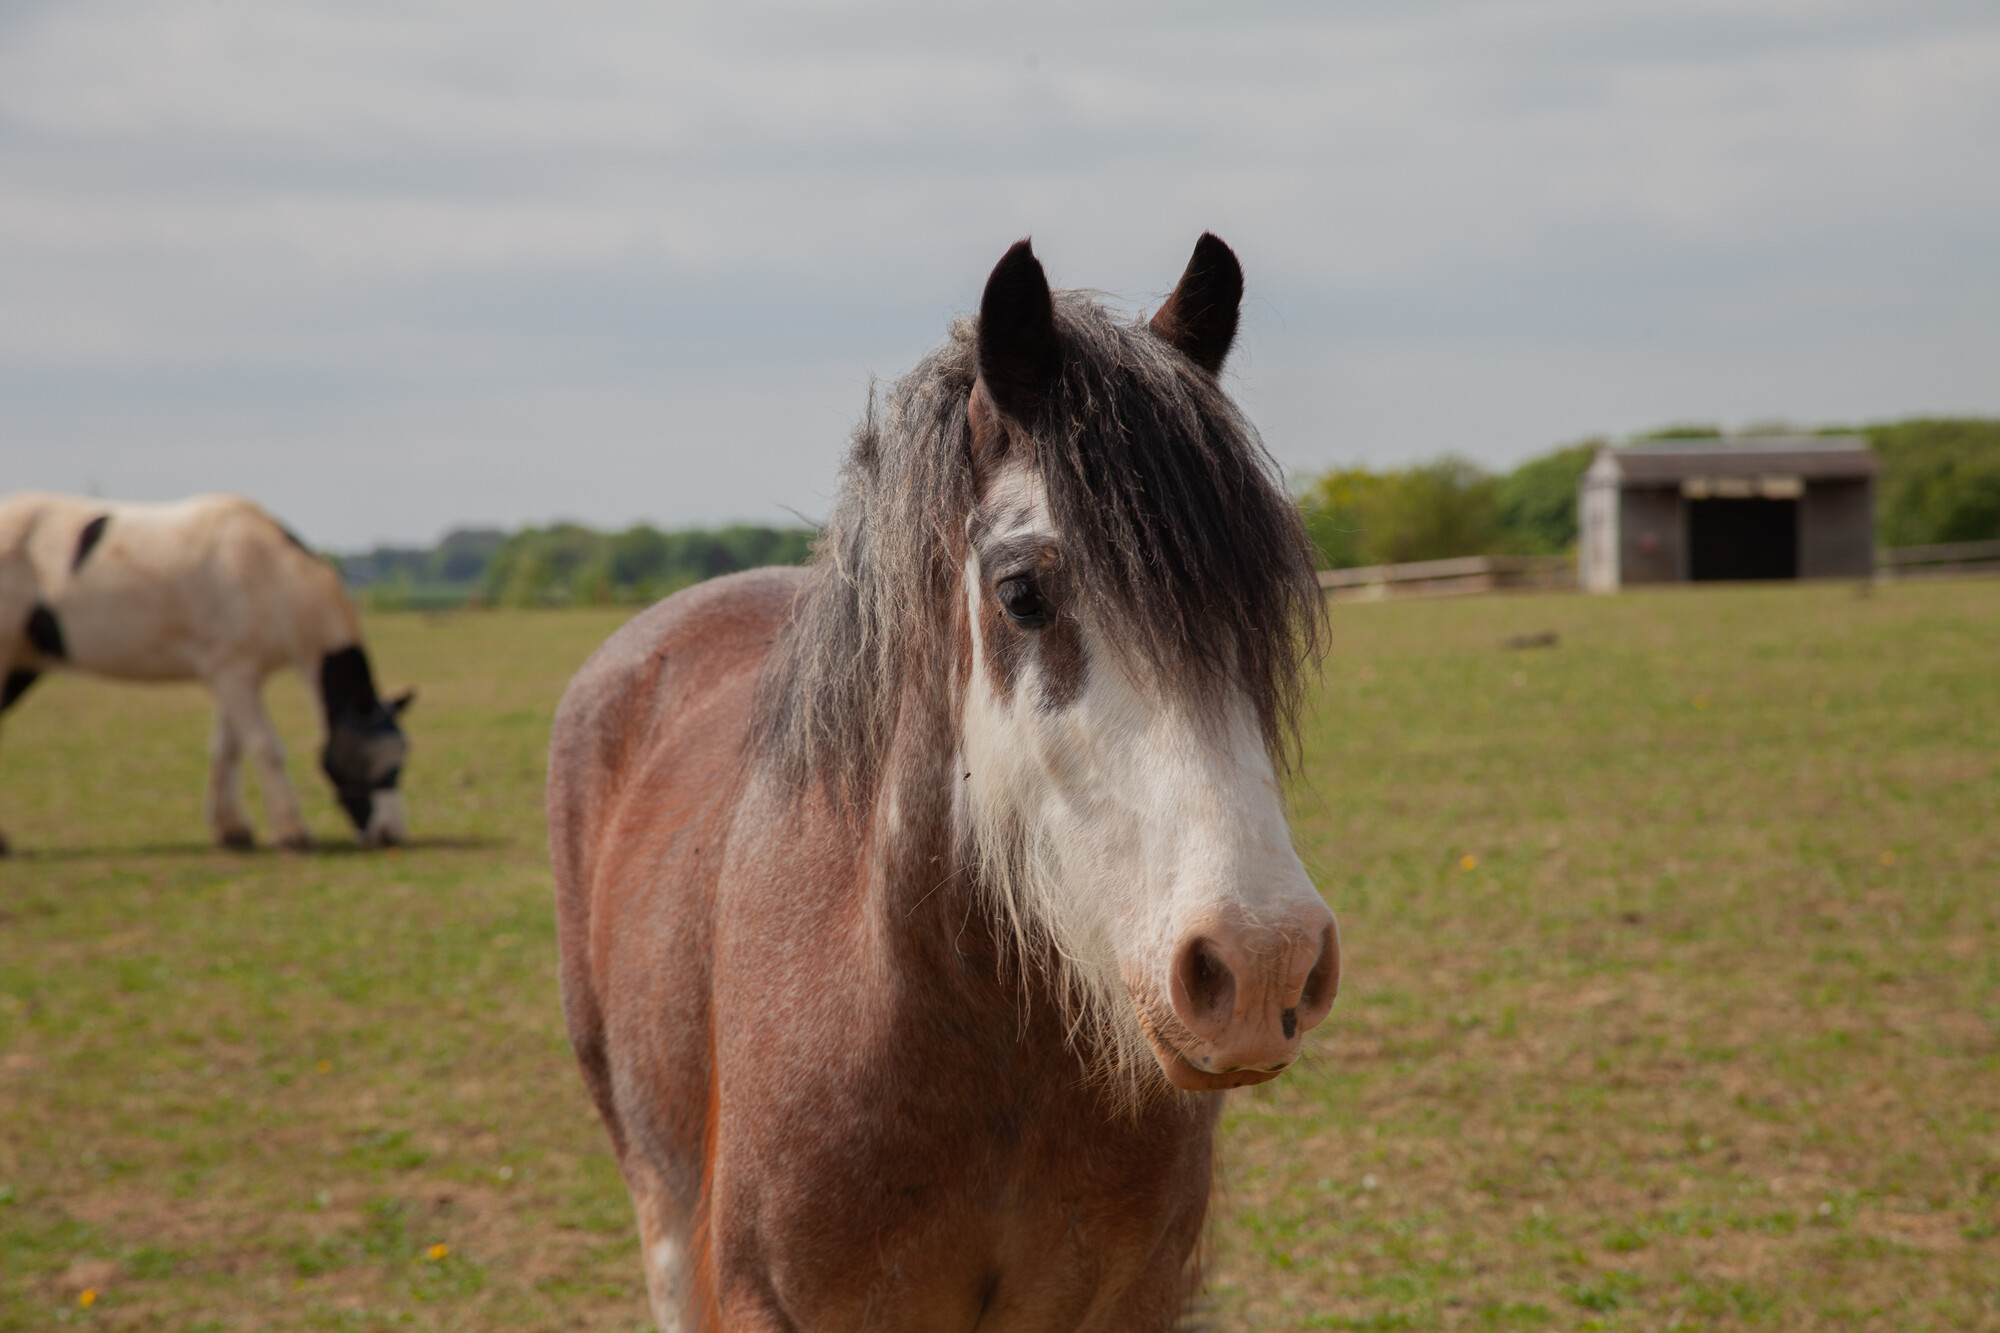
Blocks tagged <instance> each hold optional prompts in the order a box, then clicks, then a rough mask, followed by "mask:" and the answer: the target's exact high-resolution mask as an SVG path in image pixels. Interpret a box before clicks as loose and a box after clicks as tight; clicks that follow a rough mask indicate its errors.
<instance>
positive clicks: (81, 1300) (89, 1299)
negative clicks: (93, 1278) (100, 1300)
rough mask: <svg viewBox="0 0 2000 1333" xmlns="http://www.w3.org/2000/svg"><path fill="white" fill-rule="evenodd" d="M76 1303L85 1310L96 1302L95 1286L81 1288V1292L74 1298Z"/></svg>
mask: <svg viewBox="0 0 2000 1333" xmlns="http://www.w3.org/2000/svg"><path fill="white" fill-rule="evenodd" d="M76 1303H77V1304H78V1305H81V1306H82V1307H83V1308H84V1309H86V1310H88V1309H89V1308H90V1307H91V1306H93V1305H95V1304H97V1288H96V1287H85V1288H84V1289H83V1294H82V1295H80V1296H78V1297H77V1298H76Z"/></svg>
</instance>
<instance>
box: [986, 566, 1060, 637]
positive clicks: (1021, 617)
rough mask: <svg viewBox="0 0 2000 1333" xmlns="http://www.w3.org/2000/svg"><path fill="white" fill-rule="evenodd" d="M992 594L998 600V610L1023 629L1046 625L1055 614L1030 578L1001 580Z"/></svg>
mask: <svg viewBox="0 0 2000 1333" xmlns="http://www.w3.org/2000/svg"><path fill="white" fill-rule="evenodd" d="M994 594H995V596H997V597H998V598H999V599H1000V609H1001V610H1003V611H1005V612H1006V613H1007V616H1008V618H1009V619H1010V620H1012V621H1013V622H1014V623H1015V624H1017V625H1020V626H1022V627H1024V628H1028V629H1035V628H1038V627H1040V626H1042V625H1046V624H1048V623H1049V620H1050V618H1051V617H1052V616H1053V615H1054V614H1055V612H1054V608H1052V607H1051V606H1050V605H1049V603H1048V600H1047V599H1046V598H1045V597H1043V596H1042V590H1041V588H1040V587H1039V586H1037V584H1036V582H1035V580H1033V579H1031V578H1012V579H1006V580H1003V581H1002V582H1001V584H1000V586H999V587H998V588H996V589H994Z"/></svg>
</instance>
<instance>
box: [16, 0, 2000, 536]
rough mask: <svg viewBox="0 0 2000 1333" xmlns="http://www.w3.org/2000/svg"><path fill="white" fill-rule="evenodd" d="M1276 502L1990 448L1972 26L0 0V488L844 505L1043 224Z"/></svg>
mask: <svg viewBox="0 0 2000 1333" xmlns="http://www.w3.org/2000/svg"><path fill="white" fill-rule="evenodd" d="M1204 228H1208V229H1212V230H1214V231H1216V232H1217V233H1218V234H1220V235H1221V236H1222V237H1223V238H1224V239H1226V240H1228V241H1229V242H1230V243H1231V244H1232V245H1233V246H1234V247H1235V248H1236V250H1237V253H1238V254H1239V255H1240V256H1241V257H1242V259H1243V263H1244V267H1245V269H1246V270H1247V272H1248V280H1249V296H1248V300H1247V303H1246V321H1245V325H1244V332H1243V336H1242V338H1241V340H1240V341H1239V343H1238V348H1237V351H1236V353H1235V355H1234V357H1233V358H1232V360H1231V367H1230V368H1231V373H1232V383H1233V385H1234V387H1235V390H1236V392H1237V393H1238V394H1239V396H1240V397H1241V399H1242V400H1243V401H1244V403H1245V404H1246V405H1247V407H1248V408H1249V410H1250V412H1251V415H1252V417H1253V419H1255V420H1256V421H1257V422H1258V423H1259V425H1260V426H1261V428H1262V430H1263V432H1264V436H1265V439H1266V441H1267V443H1268V444H1269V445H1270V447H1271V449H1272V451H1273V452H1274V453H1275V454H1276V455H1277V456H1278V457H1279V459H1280V460H1282V461H1283V462H1284V464H1285V465H1286V466H1287V467H1289V468H1292V469H1295V470H1299V471H1307V470H1313V469H1317V468H1322V467H1325V466H1327V465H1330V464H1333V463H1336V462H1366V463H1371V464H1378V465H1380V464H1392V463H1397V462H1403V461H1409V460H1412V459H1418V458H1425V457H1430V456H1433V455H1436V454H1439V453H1443V452H1447V451H1451V452H1457V453H1462V454H1466V455H1469V456H1471V457H1473V458H1476V459H1479V460H1481V461H1483V462H1485V463H1488V464H1490V465H1494V466H1504V465H1507V464H1510V463H1512V462H1515V461H1517V460H1519V459H1521V458H1523V457H1526V456H1528V455H1530V454H1533V453H1536V452H1539V451H1541V450H1544V449H1547V448H1549V447H1551V446H1553V445H1556V444H1559V443H1563V442H1567V441H1572V440H1575V439H1577V438H1579V437H1582V436H1586V435H1592V434H1598V433H1608V434H1623V433H1626V432H1629V431H1635V430H1641V429H1645V428H1647V427H1651V426H1655V425H1658V424H1661V423H1663V422H1666V421H1670V420H1687V419H1695V420H1712V421H1719V422H1722V423H1725V424H1731V425H1741V424H1744V423H1747V422H1751V421H1756V420H1760V419H1770V418H1786V419H1790V420H1795V421H1800V422H1805V423H1822V422H1838V421H1853V420H1860V419H1868V418H1879V417H1886V416H1894V415H1901V414H1906V413H1914V412H1933V413H1973V412H1978V413H1989V414H1991V413H2000V6H1996V5H1995V4H1994V3H1992V0H1965V2H1964V3H1928V2H1926V0H1880V2H1870V3H1858V2H1857V3H1841V0H1812V2H1809V3H1803V2H1800V0H1727V2H1726V3H1703V2H1702V0H1626V2H1618V0H1532V2H1529V3H1501V4H1481V3H1431V4H1425V3H1413V2H1411V0H1393V2H1385V3H1353V4H1336V3H1312V4H1264V5H1230V6H1225V5H1216V4H1213V3H1203V4H1198V5H1195V4H1189V5H1177V4H1167V3H1144V4H1130V5H1120V4H1097V5H1083V4H1077V3H1058V4H1049V5H1036V4H1029V3H1020V2H1019V0H1016V2H1014V3H1008V4H1005V5H1001V6H994V7H990V8H988V7H972V6H962V5H943V4H911V5H906V6H899V5H892V4H832V3H825V4H799V5H795V6H792V7H788V8H780V7H765V6H757V7H753V6H750V5H744V4H732V5H729V6H727V7H717V8H714V9H708V8H688V7H681V6H674V5H668V4H663V3H658V0H652V2H650V3H643V4H641V3H629V4H626V3H580V2H579V0H564V2H563V3H555V2H554V0H547V2H545V3H526V2H524V3H504V2H502V0H479V2H478V3H470V2H468V3H437V2H433V0H385V2H383V3H367V2H357V0H324V2H322V3H298V2H291V3H287V2H286V0H199V2H197V3H178V2H176V0H131V2H120V0H103V2H98V3H94V2H92V0H55V2H51V3H40V2H39V0H4V3H0V490H13V489H18V488H23V487H31V486H32V487H47V488H52V489H60V490H71V491H80V490H87V489H94V490H97V491H98V492H100V493H102V494H105V495H112V496H121V497H137V498H167V497H172V496H176V495H181V494H185V493H188V492H191V491H197V490H211V489H229V490H237V491H242V492H245V493H248V494H250V495H252V496H255V497H257V498H259V499H261V500H263V501H264V502H265V503H266V504H267V505H269V506H270V507H271V508H272V509H274V510H275V511H277V512H278V513H279V514H280V515H282V516H283V517H284V518H286V519H287V520H288V521H289V522H291V523H292V524H294V525H295V526H296V527H298V528H299V529H300V530H301V531H302V532H304V533H306V534H307V535H308V536H309V537H310V538H311V539H312V540H313V541H315V542H317V543H320V544H325V545H332V546H340V547H350V548H351V547H355V546H359V545H364V544H369V543H372V542H375V541H377V540H382V539H390V540H404V541H419V540H429V539H431V538H434V537H436V536H437V535H438V534H440V533H441V532H442V531H443V530H444V529H446V528H448V527H451V526H454V525H458V524H465V523H499V524H508V525H511V524H516V523H521V522H529V521H546V520H549V519H553V518H557V517H571V518H580V519H583V520H585V521H589V522H593V523H598V524H623V523H626V522H630V521H633V520H639V519H646V520H650V521H653V522H657V523H664V524H683V523H705V522H714V521H720V520H725V519H732V518H747V519H752V520H759V521H789V520H788V519H787V517H786V510H787V508H789V509H792V510H796V511H798V512H800V513H802V514H805V515H808V516H812V517H817V516H819V515H821V514H823V513H824V512H825V509H826V503H827V497H828V494H829V492H830V490H831V487H832V484H833V474H834V468H835V465H836V463H837V460H838V458H839V455H840V452H841V450H842V448H843V446H844V441H845V437H846V434H847V432H848V430H849V429H850V427H851V426H852V424H853V422H854V420H855V418H856V417H857V415H858V414H859V412H860V411H861V407H862V404H863V402H864V399H865V395H866V392H867V384H868V381H869V377H870V376H881V377H885V378H893V377H894V376H896V375H897V374H900V373H901V372H902V371H903V370H905V369H906V368H907V367H908V366H909V365H910V364H911V363H912V362H913V361H914V360H915V359H916V358H917V357H918V356H919V355H921V354H922V353H923V351H924V350H925V349H926V348H928V347H929V346H931V345H932V344H934V343H935V342H936V341H937V340H938V339H939V338H940V337H941V336H942V334H943V332H944V329H945V326H946V324H947V322H948V321H949V319H950V318H951V317H952V316H953V315H954V314H955V313H958V312H965V311H969V310H971V309H972V308H973V307H974V306H975V304H976V303H977V300H978V295H979V290H980V287H981V284H982V283H983V281H984V279H985V276H986V273H987V271H988V270H989V269H990V268H991V266H992V264H993V262H994V261H995V260H996V259H997V258H998V257H999V256H1000V254H1001V252H1002V251H1003V250H1004V249H1005V248H1006V246H1007V245H1008V244H1009V243H1010V242H1011V241H1013V240H1014V239H1015V238H1017V237H1019V236H1022V235H1026V234H1030V233H1032V234H1033V236H1034V239H1035V248H1036V252H1037V253H1038V254H1039V255H1040V256H1041V257H1042V260H1043V262H1044V264H1045V265H1046V266H1047V267H1048V269H1049V272H1050V275H1051V277H1052V278H1053V279H1054V280H1055V281H1056V282H1057V283H1058V284H1060V285H1067V286H1088V287H1096V288H1100V289H1103V290H1104V291H1106V292H1108V293H1110V294H1112V296H1113V297H1115V298H1116V299H1117V300H1118V301H1120V302H1121V303H1123V304H1125V305H1128V306H1130V307H1131V308H1132V309H1134V310H1140V309H1145V308H1149V307H1150V306H1152V305H1153V304H1155V303H1157V301H1158V299H1159V298H1160V296H1161V295H1163V294H1164V293H1165V292H1166V291H1167V290H1168V289H1170V288H1171V286H1172V284H1173V282H1174V279H1175V277H1176V276H1177V275H1178V273H1179V271H1180V268H1181V266H1182V264H1183V263H1184V262H1185V261H1186V258H1187V254H1188V251H1189V250H1190V248H1191V247H1192V245H1193V243H1194V239H1195V237H1196V236H1197V235H1198V234H1199V233H1200V232H1201V231H1202V230H1203V229H1204Z"/></svg>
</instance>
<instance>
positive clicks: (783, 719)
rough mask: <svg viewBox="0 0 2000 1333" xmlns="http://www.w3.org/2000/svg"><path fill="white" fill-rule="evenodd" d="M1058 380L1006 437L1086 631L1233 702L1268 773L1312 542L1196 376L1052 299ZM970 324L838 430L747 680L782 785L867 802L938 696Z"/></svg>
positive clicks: (1213, 391)
mask: <svg viewBox="0 0 2000 1333" xmlns="http://www.w3.org/2000/svg"><path fill="white" fill-rule="evenodd" d="M1055 322H1056V330H1057V334H1058V338H1059V340H1060V344H1061V347H1062V353H1063V355H1062V370H1061V373H1060V375H1059V377H1058V379H1057V381H1056V384H1055V386H1054V389H1053V391H1052V392H1051V394H1050V397H1049V399H1048V402H1047V403H1046V404H1045V406H1044V408H1043V410H1042V411H1041V413H1040V414H1039V415H1038V416H1037V417H1036V419H1035V420H1034V421H1033V422H1029V423H1026V426H1027V429H1026V431H1025V432H1024V434H1025V435H1026V438H1027V443H1028V448H1029V449H1030V450H1031V455H1030V459H1029V461H1030V464H1031V466H1032V467H1033V468H1034V469H1035V471H1036V472H1037V473H1038V474H1039V476H1040V478H1041V480H1042V483H1043V486H1044V488H1045V489H1046V493H1047V496H1048V504H1049V509H1050V513H1051V516H1052V517H1053V519H1054V521H1055V525H1056V530H1057V532H1058V533H1059V534H1060V537H1061V540H1062V543H1063V550H1064V558H1065V562H1066V569H1067V571H1068V573H1069V574H1070V576H1071V577H1072V578H1073V579H1074V580H1075V583H1074V586H1075V588H1076V589H1077V595H1078V596H1080V597H1081V598H1083V599H1084V602H1085V609H1086V614H1088V615H1089V616H1090V618H1091V619H1092V621H1093V622H1094V623H1095V624H1097V625H1098V626H1100V627H1101V628H1102V635H1103V638H1104V640H1105V641H1106V642H1109V643H1111V644H1113V645H1115V646H1116V648H1117V650H1118V651H1120V652H1122V653H1123V654H1125V655H1126V658H1127V665H1128V667H1130V668H1132V669H1133V671H1132V674H1133V676H1134V678H1135V679H1137V680H1140V681H1142V682H1148V683H1149V684H1150V685H1151V687H1152V688H1154V689H1158V690H1161V691H1166V692H1171V693H1173V694H1175V695H1178V696H1180V697H1181V698H1182V699H1184V700H1187V701H1192V702H1194V703H1195V704H1196V705H1197V706H1199V705H1200V703H1201V702H1202V701H1204V700H1209V699H1214V698H1217V697H1218V696H1219V695H1220V693H1221V691H1222V690H1223V689H1225V688H1226V687H1227V686H1229V685H1232V684H1233V685H1236V686H1238V687H1240V688H1241V689H1242V690H1243V691H1244V693H1245V694H1246V695H1247V696H1248V698H1249V699H1250V700H1251V702H1252V705H1253V706H1254V707H1255V709H1256V712H1257V716H1258V718H1259V721H1260V722H1261V724H1262V727H1263V730H1264V737H1265V743H1266V746H1267V747H1268V749H1269V750H1270V752H1271V755H1272V758H1273V761H1274V762H1275V763H1277V764H1278V766H1279V767H1280V768H1281V769H1284V768H1286V767H1288V766H1289V761H1290V759H1291V757H1292V755H1293V753H1294V751H1295V743H1296V716H1297V704H1298V699H1299V692H1300V683H1301V678H1302V672H1303V670H1304V668H1305V666H1306V665H1307V664H1308V663H1313V662H1316V661H1317V659H1318V656H1319V652H1320V649H1321V646H1322V644H1323V640H1324V625H1325V620H1324V610H1323V599H1322V596H1321V593H1320V590H1319V585H1318V581H1317V579H1316V578H1315V576H1314V573H1313V561H1312V555H1311V549H1312V548H1311V546H1310V544H1309V542H1308V540H1307V537H1306V534H1305V529H1304V527H1303V525H1302V524H1301V523H1300V521H1299V517H1298V512H1297V509H1296V508H1295V507H1294V505H1293V504H1292V503H1291V501H1290V499H1289V498H1288V497H1287V496H1286V495H1285V493H1284V491H1283V489H1282V487H1281V486H1280V485H1279V483H1278V480H1277V471H1278V470H1277V466H1276V464H1275V462H1274V461H1273V460H1272V458H1271V456H1270V455H1269V453H1267V452H1266V451H1265V449H1264V446H1263V443H1262V441H1261V440H1260V439H1259V438H1258V436H1257V434H1256V431H1255V430H1254V429H1253V428H1252V427H1251V426H1250V424H1249V423H1248V422H1247V421H1245V420H1244V418H1243V416H1242V414H1241V413H1240V412H1238V411H1237V409H1236V405H1235V404H1234V403H1233V402H1231V401H1230V400H1229V397H1228V396H1227V395H1226V394H1225V393H1224V392H1223V391H1222V389H1221V387H1220V386H1219V385H1218V384H1217V383H1216V381H1215V378H1214V377H1213V376H1210V375H1208V374H1207V373H1206V372H1204V371H1202V370H1201V369H1200V368H1199V367H1197V366H1196V365H1195V364H1194V363H1193V362H1191V361H1189V360H1188V359H1187V358H1186V357H1185V356H1183V355H1182V354H1181V353H1179V352H1178V351H1176V350H1175V349H1174V348H1173V347H1171V346H1170V345H1168V344H1167V343H1166V342H1165V341H1164V340H1163V339H1161V338H1160V337H1158V336H1157V335H1156V334H1154V333H1153V332H1152V331H1151V330H1150V329H1148V328H1147V327H1146V325H1145V324H1144V323H1143V322H1140V321H1137V320H1126V319H1122V318H1118V317H1115V316H1114V315H1113V314H1111V313H1110V312H1108V311H1107V310H1105V309H1104V307H1103V306H1101V305H1099V304H1098V302H1097V301H1096V300H1095V299H1094V298H1093V297H1092V295H1091V294H1089V293H1086V292H1075V291H1069V292H1058V293H1056V294H1055ZM977 339H978V329H977V325H976V323H975V321H973V320H971V319H959V320H958V321H956V322H955V323H954V324H953V325H952V328H951V332H950V336H949V337H948V338H947V339H946V341H945V343H944V344H943V345H942V346H941V347H939V348H938V349H937V350H935V351H933V352H932V353H931V354H930V355H928V356H926V357H925V358H924V359H923V360H922V361H921V362H919V363H918V364H917V366H916V367H915V368H914V369H913V370H912V371H911V372H910V373H909V374H908V375H906V376H904V377H903V378H902V379H901V380H899V381H897V383H896V384H895V386H894V387H893V388H892V389H891V390H890V391H889V393H888V394H887V395H886V401H878V400H877V398H876V395H875V393H874V392H873V391H872V390H871V391H870V394H869V403H868V411H867V415H866V416H865V417H864V418H863V420H862V422H861V424H860V425H859V426H858V427H857V428H856V430H855V432H854V439H853V445H852V448H851V450H850V452H849V454H848V458H847V462H846V465H845V467H844V468H843V469H842V473H841V486H840V494H839V498H838V499H837V500H836V502H835V505H834V508H833V512H832V514H831V516H830V517H829V519H828V521H827V524H826V527H825V529H824V531H823V532H822V534H821V536H820V540H819V542H818V543H817V545H816V547H815V549H814V554H813V559H812V561H811V567H810V572H809V573H808V575H807V579H806V583H805V585H804V586H803V587H802V588H801V589H800V592H799V596H798V601H797V603H796V605H795V608H794V611H793V615H792V619H791V622H790V624H789V626H788V628H787V630H786V632H785V634H784V637H783V638H782V640H781V641H780V642H779V644H778V645H777V646H776V647H775V648H774V650H773V652H772V654H771V657H770V659H769V661H768V664H767V666H766V668H765V671H764V676H763V679H762V681H761V682H760V687H759V695H758V702H757V707H756V715H755V720H754V724H753V745H754V747H755V753H756V754H757V756H758V757H759V758H760V759H761V760H762V762H763V763H764V764H765V765H766V766H767V768H768V769H770V770H774V771H775V773H776V774H777V775H778V776H780V777H781V778H782V779H783V780H784V781H785V782H786V783H787V784H788V785H790V786H792V787H794V788H797V787H802V786H804V785H807V784H811V783H821V784H825V785H826V786H827V787H828V788H829V789H830V790H831V791H832V792H834V793H835V794H836V795H837V796H838V797H839V799H840V800H841V802H842V803H844V804H848V805H849V806H850V807H865V806H866V805H867V804H868V803H869V801H870V800H871V799H872V797H873V795H874V793H875V790H876V787H877V784H878V783H879V781H880V779H881V776H882V768H883V764H884V762H885V756H886V754H887V751H888V747H889V744H890V741H891V739H892V737H893V736H894V734H895V731H896V729H897V727H898V725H899V723H900V722H901V721H902V720H905V719H911V720H913V719H914V717H915V716H916V715H918V714H922V713H926V712H931V711H932V710H942V711H944V712H946V713H948V714H949V716H951V717H953V718H955V717H956V716H957V704H958V701H957V700H956V699H955V698H953V697H951V696H952V692H953V690H954V689H955V688H958V687H959V686H957V685H955V684H954V681H953V671H952V666H953V658H954V654H955V651H956V648H955V642H954V638H953V634H952V627H953V625H954V624H955V621H956V618H957V616H958V614H959V610H958V603H959V577H960V568H961V566H962V564H963V562H964V558H965V547H966V534H965V529H966V519H967V516H968V515H969V514H970V513H971V512H972V509H973V507H974V505H975V504H976V502H977V495H976V489H977V485H978V479H977V478H976V477H975V475H974V471H973V461H972V446H971V431H970V428H969V426H968V424H967V421H966V406H967V403H968V401H969V400H970V397H971V393H972V386H973V381H974V379H975V377H976V374H977Z"/></svg>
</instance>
